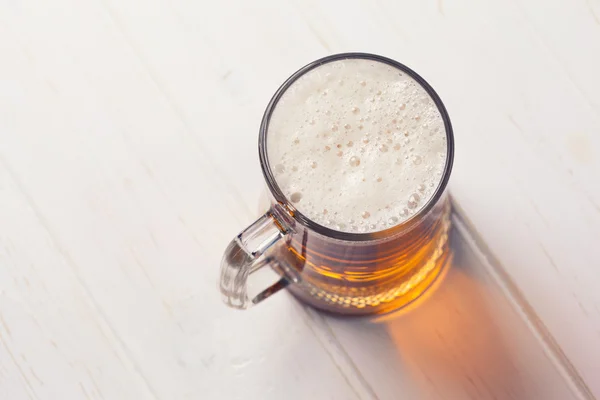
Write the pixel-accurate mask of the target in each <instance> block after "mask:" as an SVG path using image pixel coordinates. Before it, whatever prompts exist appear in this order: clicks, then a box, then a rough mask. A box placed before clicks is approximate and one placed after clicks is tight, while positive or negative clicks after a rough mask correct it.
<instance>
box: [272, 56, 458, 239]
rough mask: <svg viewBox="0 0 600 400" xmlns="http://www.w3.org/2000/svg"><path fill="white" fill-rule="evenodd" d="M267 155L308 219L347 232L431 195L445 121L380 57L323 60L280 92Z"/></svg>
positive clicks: (395, 218) (402, 212)
mask: <svg viewBox="0 0 600 400" xmlns="http://www.w3.org/2000/svg"><path fill="white" fill-rule="evenodd" d="M267 129H268V131H267V154H268V158H269V164H270V166H271V169H272V171H273V175H274V177H275V180H276V182H277V184H278V186H279V188H280V189H281V190H282V192H283V194H284V195H285V196H286V198H287V199H288V200H289V201H290V202H291V203H292V204H293V205H294V206H295V207H296V208H297V209H298V210H299V211H300V212H301V213H302V214H304V215H305V216H306V217H308V218H310V219H311V220H312V221H314V222H316V223H318V224H320V225H323V226H326V227H329V228H331V229H335V230H338V231H343V232H353V233H366V232H376V231H380V230H383V229H387V228H390V227H392V226H394V225H397V224H400V223H402V222H404V221H406V220H407V219H408V218H410V217H411V216H412V215H414V214H415V213H417V212H418V211H419V210H420V209H421V208H423V207H424V206H425V205H426V204H427V203H428V202H429V200H430V199H431V197H432V196H433V195H434V193H435V191H436V189H437V187H438V185H439V183H440V181H441V179H442V175H443V171H444V166H445V163H446V158H447V144H446V140H447V139H446V130H445V127H444V122H443V120H442V117H441V114H440V111H439V110H438V108H437V107H436V105H435V104H434V102H433V100H432V99H431V97H430V96H429V94H427V92H426V91H425V90H424V89H423V88H422V87H421V86H420V85H419V84H418V83H417V82H416V81H415V80H414V79H412V78H411V77H410V76H408V75H407V74H406V73H405V72H403V71H401V70H399V69H397V68H395V67H393V66H391V65H388V64H386V63H382V62H378V61H373V60H366V59H346V60H339V61H332V62H328V63H326V64H322V65H320V66H318V67H316V68H314V69H312V70H310V71H309V72H307V73H306V74H304V75H303V76H301V77H300V78H298V79H297V80H296V81H295V82H294V83H293V84H292V85H291V86H290V87H289V88H288V89H287V90H286V91H285V93H284V94H283V95H282V96H281V98H280V99H279V101H278V102H277V104H276V105H275V108H274V110H273V113H272V115H271V119H270V121H269V125H268V128H267Z"/></svg>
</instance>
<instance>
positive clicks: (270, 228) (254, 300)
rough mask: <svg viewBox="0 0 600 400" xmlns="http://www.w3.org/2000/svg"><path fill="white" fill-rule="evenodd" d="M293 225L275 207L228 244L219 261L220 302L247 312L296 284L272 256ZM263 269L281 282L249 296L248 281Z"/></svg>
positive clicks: (290, 272)
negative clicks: (276, 275)
mask: <svg viewBox="0 0 600 400" xmlns="http://www.w3.org/2000/svg"><path fill="white" fill-rule="evenodd" d="M292 222H293V220H292V219H291V218H290V216H289V214H288V213H287V212H286V210H285V209H284V208H283V207H282V206H281V205H280V204H274V205H272V206H271V208H270V209H269V211H267V212H266V213H265V214H264V215H263V216H262V217H260V218H259V219H257V220H256V221H255V222H254V223H253V224H252V225H250V226H249V227H248V228H246V229H244V230H243V231H242V232H241V233H240V234H239V235H237V236H236V237H235V238H234V239H233V240H232V241H231V242H230V243H229V246H227V249H226V250H225V254H224V256H223V260H222V261H221V277H220V282H219V287H220V290H221V294H222V296H223V301H224V302H225V303H226V304H227V305H228V306H230V307H233V308H238V309H246V308H250V307H252V306H253V305H255V304H258V303H260V302H261V301H263V300H264V299H266V298H268V297H270V296H271V295H272V294H275V293H276V292H278V291H279V290H281V289H284V288H285V287H286V286H287V285H289V284H290V283H292V282H294V281H296V280H297V278H296V277H295V275H296V274H294V273H293V272H292V271H290V268H288V267H287V266H285V265H284V264H283V263H282V262H280V261H278V260H277V258H276V257H274V256H273V253H274V251H273V250H275V249H277V247H280V246H281V245H284V243H285V241H282V239H284V238H285V237H286V236H287V235H289V234H290V233H292V232H293V231H292V228H291V227H292V225H293V223H292ZM263 267H271V269H273V270H274V271H275V272H277V273H278V274H279V275H280V276H281V278H280V279H279V280H278V281H277V282H275V283H273V284H272V285H270V286H267V287H266V288H265V289H262V290H259V291H258V294H256V295H253V296H249V295H248V291H249V289H253V292H256V289H255V288H254V287H253V286H255V285H252V284H251V280H250V279H249V278H250V277H252V276H253V274H255V273H256V272H257V271H259V270H261V269H262V268H263ZM262 286H265V285H264V284H263V285H262Z"/></svg>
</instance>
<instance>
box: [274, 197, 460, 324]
mask: <svg viewBox="0 0 600 400" xmlns="http://www.w3.org/2000/svg"><path fill="white" fill-rule="evenodd" d="M412 225H413V226H411V227H407V230H406V232H404V233H400V234H398V236H397V237H394V238H391V239H389V240H381V239H380V240H376V239H375V240H373V241H365V242H358V243H352V244H348V243H344V242H339V241H331V240H329V239H328V238H326V237H322V236H320V235H317V234H314V232H311V231H310V230H303V232H302V233H301V234H299V235H294V238H293V239H292V240H290V242H289V243H288V246H287V249H286V251H282V252H281V253H280V255H281V257H282V258H284V259H286V260H287V262H288V263H289V264H290V265H294V267H295V268H296V270H297V272H298V274H300V275H301V277H302V280H301V282H302V283H301V284H300V285H297V286H294V285H292V286H290V290H291V291H292V292H293V293H294V295H295V296H297V297H298V298H300V299H302V300H303V301H305V302H306V303H308V304H311V305H313V306H316V307H318V308H322V309H325V310H327V311H332V312H340V313H344V314H373V313H386V312H388V311H391V310H396V309H398V308H400V307H402V306H404V305H406V304H408V303H410V302H411V301H413V300H414V299H415V298H417V297H419V296H420V295H421V294H422V293H423V292H424V291H425V290H426V289H427V288H428V287H429V286H430V285H431V283H432V282H433V281H434V280H435V279H436V278H437V277H438V275H439V274H440V272H441V271H442V269H443V268H444V266H445V265H446V264H447V263H448V261H449V258H450V257H451V253H450V250H449V247H448V231H449V228H450V201H449V200H448V198H447V197H445V198H444V199H441V200H440V201H439V202H438V203H437V204H436V205H435V206H434V207H433V208H432V209H431V210H430V211H429V212H428V213H427V214H426V215H425V216H423V218H422V219H420V220H418V221H415V222H414V223H413V224H412Z"/></svg>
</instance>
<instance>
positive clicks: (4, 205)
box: [0, 0, 600, 400]
mask: <svg viewBox="0 0 600 400" xmlns="http://www.w3.org/2000/svg"><path fill="white" fill-rule="evenodd" d="M343 51H366V52H372V53H379V54H382V55H385V56H388V57H391V58H394V59H397V60H399V61H401V62H403V63H405V64H407V65H409V66H411V67H412V68H414V69H415V70H416V71H418V72H419V73H421V74H422V75H423V76H424V77H425V78H426V79H427V80H428V81H429V82H430V83H431V84H432V85H433V86H434V87H435V88H436V90H437V91H438V92H439V94H440V95H441V97H442V99H443V100H444V102H445V103H446V105H447V108H448V110H449V112H450V115H451V117H452V120H453V124H454V128H455V134H456V146H457V153H456V162H455V169H454V172H453V177H452V180H451V184H450V190H451V193H452V195H453V197H454V200H455V202H456V205H457V210H458V214H457V215H456V216H455V221H456V224H455V225H456V227H457V228H456V229H455V232H454V238H453V241H454V247H455V249H456V259H455V262H454V265H453V266H452V268H450V269H449V271H448V273H447V276H446V277H445V279H443V280H442V281H441V282H440V284H439V285H438V287H437V288H436V290H434V291H432V292H430V293H431V294H430V295H429V296H427V297H426V298H425V299H423V300H422V301H421V302H420V303H418V304H419V305H418V306H417V307H413V308H414V309H412V310H411V309H409V310H407V311H405V312H404V313H402V314H401V315H399V316H394V317H393V318H391V317H390V318H387V319H384V320H375V321H373V320H365V319H359V320H356V319H355V320H347V319H339V318H332V317H325V316H323V315H321V314H318V313H316V312H314V311H312V310H309V309H307V308H306V307H304V306H303V305H301V304H299V303H297V302H296V301H295V300H294V299H293V298H291V296H290V295H288V294H287V293H282V294H278V295H277V296H274V297H273V298H272V299H269V301H268V302H265V303H264V305H261V306H260V307H257V308H255V309H252V310H250V311H247V312H239V311H234V310H230V309H227V308H226V307H225V306H223V305H222V304H221V300H220V296H219V294H218V292H217V288H216V280H217V275H218V264H219V261H220V257H221V253H222V250H223V249H224V247H225V246H226V244H227V242H228V241H229V239H230V238H231V237H232V236H233V235H234V234H236V233H237V232H238V231H239V230H240V229H241V228H242V227H244V226H246V225H247V224H248V223H249V222H251V220H252V219H253V218H254V217H255V216H256V215H257V206H256V204H257V199H258V197H259V194H260V192H261V190H262V178H261V173H260V169H259V166H258V157H257V151H256V147H257V146H256V143H257V132H258V124H259V121H260V118H261V116H262V111H263V109H264V107H265V106H266V103H267V101H268V100H269V98H270V96H271V95H272V93H273V92H274V91H275V89H276V88H277V87H278V86H279V84H280V83H281V82H282V81H283V80H284V79H285V78H286V77H287V76H288V75H289V74H291V73H292V72H293V71H295V70H296V69H297V68H298V67H300V66H302V65H304V64H305V63H307V62H310V61H312V60H314V59H316V58H319V57H322V56H324V55H327V54H331V53H336V52H343ZM599 71H600V1H599V0H570V1H568V0H545V1H542V0H527V1H526V0H508V1H492V0H483V1H475V0H471V1H466V0H455V1H450V0H423V1H412V2H409V1H392V0H389V1H362V2H360V1H316V0H310V1H301V0H291V1H276V0H271V1H242V0H237V1H234V0H226V1H210V2H208V1H196V0H194V1H192V0H172V1H169V0H144V1H141V0H138V1H135V0H54V1H43V0H0V399H2V400H5V399H6V400H21V399H44V400H45V399H61V400H62V399H127V400H129V399H136V400H137V399H161V400H163V399H164V400H175V399H342V400H346V399H382V400H383V399H451V400H454V399H459V400H460V399H527V400H529V399H532V400H537V399H543V400H546V399H559V400H563V399H572V398H573V399H576V398H593V397H596V398H600V257H599V252H600V73H599Z"/></svg>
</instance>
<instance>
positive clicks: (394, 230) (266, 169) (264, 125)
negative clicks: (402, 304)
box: [258, 53, 454, 241]
mask: <svg viewBox="0 0 600 400" xmlns="http://www.w3.org/2000/svg"><path fill="white" fill-rule="evenodd" d="M349 59H363V60H372V61H377V62H381V63H385V64H388V65H390V66H392V67H394V68H396V69H398V70H400V71H402V72H403V73H406V74H407V75H408V76H410V77H411V78H412V79H414V80H415V81H416V82H417V83H418V84H419V85H421V87H422V88H423V89H424V90H425V91H426V92H427V94H428V95H429V96H430V97H431V99H432V100H433V102H434V104H435V105H436V107H437V109H438V111H439V112H440V116H441V117H442V120H443V122H444V127H445V130H446V151H447V153H446V163H445V165H444V172H443V175H442V178H441V179H440V182H439V184H438V186H437V188H436V190H435V192H434V194H433V196H431V198H430V199H429V201H428V202H427V204H425V205H424V206H423V207H421V209H420V210H419V211H418V212H416V213H415V214H414V215H412V216H411V217H410V218H408V219H407V220H405V221H403V222H401V223H399V224H396V225H394V226H392V227H390V228H386V229H382V230H378V231H374V232H363V233H360V232H357V233H355V232H343V231H338V230H335V229H331V228H328V227H326V226H323V225H321V224H318V223H316V222H314V221H313V220H311V219H310V218H308V217H307V216H305V215H304V214H302V212H301V211H300V210H298V209H297V208H296V207H295V206H294V205H293V204H292V203H291V201H289V200H288V199H287V197H286V196H285V195H284V194H283V192H282V191H281V189H280V188H279V185H278V184H277V181H276V180H275V176H274V175H273V172H272V170H271V166H270V163H269V157H268V154H267V131H268V128H269V122H270V120H271V115H272V114H273V111H274V110H275V107H276V106H277V103H278V102H279V99H280V98H281V96H282V95H283V94H284V93H285V92H286V91H287V90H288V89H289V88H290V86H292V84H293V83H294V82H296V80H297V79H298V78H300V77H301V76H303V75H304V74H306V73H307V72H309V71H311V70H313V69H315V68H317V67H319V66H321V65H323V64H327V63H329V62H333V61H339V60H349ZM258 153H259V158H260V166H261V169H262V172H263V176H264V178H265V180H266V182H267V187H268V188H269V191H270V192H271V194H272V195H273V197H274V198H275V200H276V201H277V202H278V203H280V204H281V205H283V206H284V207H285V208H286V209H288V210H289V211H290V213H291V214H292V218H294V220H296V221H297V222H299V223H300V224H302V225H303V226H305V227H306V228H308V229H310V230H312V231H314V232H317V233H319V234H321V235H323V236H327V237H330V238H333V239H338V240H345V241H371V240H377V239H381V238H387V237H393V236H396V235H398V234H401V233H403V232H405V231H406V230H407V229H408V228H410V227H412V226H413V225H414V224H415V223H418V222H419V221H420V220H422V218H423V217H424V216H425V215H427V213H428V212H429V211H430V210H431V209H432V208H433V207H434V206H435V205H436V204H437V203H438V201H439V200H440V198H441V197H442V195H443V194H444V190H445V189H446V186H447V184H448V180H449V179H450V172H451V171H452V164H453V162H454V133H453V131H452V124H451V123H450V116H449V115H448V112H447V111H446V107H445V106H444V103H443V102H442V100H441V99H440V97H439V96H438V94H437V93H436V92H435V90H433V88H432V87H431V86H430V85H429V84H428V83H427V81H425V79H423V78H422V77H421V76H420V75H419V74H417V73H416V72H415V71H413V70H412V69H410V68H409V67H407V66H406V65H404V64H401V63H399V62H398V61H395V60H392V59H390V58H387V57H383V56H380V55H376V54H370V53H339V54H332V55H329V56H326V57H323V58H320V59H318V60H315V61H313V62H311V63H309V64H307V65H305V66H304V67H302V68H300V69H299V70H298V71H296V72H294V73H293V74H292V75H291V76H290V77H289V78H288V79H286V80H285V82H284V83H283V84H282V85H281V86H280V87H279V89H277V91H276V92H275V94H274V95H273V97H272V98H271V101H269V104H268V105H267V108H266V110H265V113H264V115H263V118H262V121H261V124H260V133H259V139H258Z"/></svg>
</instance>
